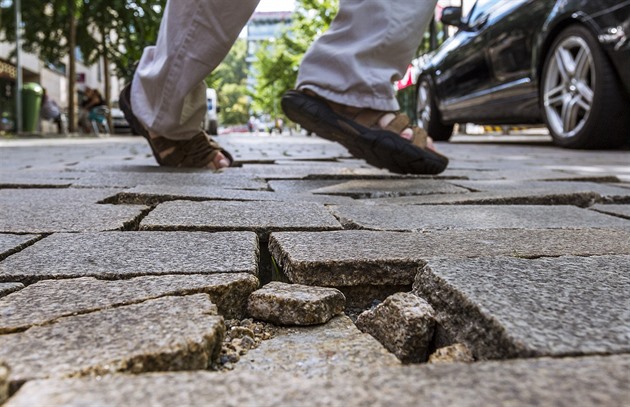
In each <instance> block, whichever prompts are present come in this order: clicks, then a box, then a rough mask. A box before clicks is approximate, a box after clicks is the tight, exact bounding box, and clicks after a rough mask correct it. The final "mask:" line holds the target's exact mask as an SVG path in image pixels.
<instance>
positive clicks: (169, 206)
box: [140, 201, 341, 237]
mask: <svg viewBox="0 0 630 407" xmlns="http://www.w3.org/2000/svg"><path fill="white" fill-rule="evenodd" d="M140 228H141V229H142V230H206V231H225V230H232V231H233V230H248V231H255V232H257V233H259V234H260V235H262V236H263V237H264V236H265V235H266V234H268V233H270V232H271V231H285V230H311V231H316V230H337V229H341V225H340V224H339V222H337V220H336V219H335V218H334V216H332V215H331V214H330V212H328V210H326V208H325V207H324V206H323V205H320V204H315V203H299V202H297V203H289V202H182V201H178V202H166V203H163V204H160V205H158V207H157V208H156V209H155V210H153V211H152V212H151V213H150V214H149V215H148V216H147V217H146V218H144V220H143V221H142V223H141V224H140Z"/></svg>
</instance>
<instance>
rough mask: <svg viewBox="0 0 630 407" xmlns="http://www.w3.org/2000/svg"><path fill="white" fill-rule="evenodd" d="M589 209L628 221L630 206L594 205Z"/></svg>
mask: <svg viewBox="0 0 630 407" xmlns="http://www.w3.org/2000/svg"><path fill="white" fill-rule="evenodd" d="M628 192H630V191H628ZM591 209H592V210H594V211H597V212H601V213H606V214H609V215H614V216H619V217H620V218H625V219H630V205H595V206H593V207H591Z"/></svg>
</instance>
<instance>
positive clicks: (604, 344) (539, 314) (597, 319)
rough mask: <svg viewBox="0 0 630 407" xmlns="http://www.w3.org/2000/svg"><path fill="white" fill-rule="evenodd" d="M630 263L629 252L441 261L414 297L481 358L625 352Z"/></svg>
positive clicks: (431, 265)
mask: <svg viewBox="0 0 630 407" xmlns="http://www.w3.org/2000/svg"><path fill="white" fill-rule="evenodd" d="M628 264H630V256H627V255H625V256H594V257H573V256H565V257H558V258H541V259H532V260H529V259H517V258H509V257H494V258H476V259H446V258H441V259H440V258H435V259H430V260H429V261H428V265H427V266H425V267H424V268H423V269H422V270H420V272H419V273H418V276H417V277H416V282H415V283H414V292H415V293H417V294H418V295H419V296H421V297H423V298H426V299H427V301H428V302H429V303H430V304H431V305H432V306H433V308H434V309H435V310H436V311H437V316H436V319H437V321H438V323H439V324H441V325H442V326H443V327H444V328H445V329H447V330H448V332H451V333H452V334H453V335H454V338H453V339H454V340H455V341H456V342H461V343H464V344H466V345H467V346H468V347H469V348H470V349H471V351H472V352H473V354H474V355H475V357H476V358H477V359H502V358H514V357H535V356H566V355H588V354H609V353H623V352H629V351H630V331H629V330H628V326H629V325H630V314H628V309H627V308H628V307H627V302H628V298H630V276H628V273H627V269H628ZM559 315H561V316H562V317H561V318H560V317H558V316H559Z"/></svg>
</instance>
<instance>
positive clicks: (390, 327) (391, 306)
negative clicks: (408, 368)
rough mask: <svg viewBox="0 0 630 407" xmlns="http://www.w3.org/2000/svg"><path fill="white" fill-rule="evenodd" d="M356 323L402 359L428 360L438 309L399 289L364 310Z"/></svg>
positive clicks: (417, 361)
mask: <svg viewBox="0 0 630 407" xmlns="http://www.w3.org/2000/svg"><path fill="white" fill-rule="evenodd" d="M356 325H357V328H359V329H360V330H361V331H363V332H365V333H368V334H370V335H372V336H373V337H374V338H376V339H377V340H378V341H379V342H380V343H382V344H383V346H385V348H387V349H388V350H389V351H390V352H392V353H393V354H395V355H396V357H398V359H400V360H401V361H402V362H404V363H419V362H425V361H426V360H427V358H428V356H429V347H430V345H431V341H432V340H433V332H434V328H435V311H434V310H433V308H432V307H431V305H429V303H427V302H426V301H425V300H423V299H422V298H420V297H418V296H417V295H415V294H413V293H396V294H394V295H391V296H389V297H387V298H386V299H385V301H383V302H382V303H380V304H378V305H376V306H375V307H374V308H372V309H369V310H367V311H364V312H363V313H361V314H360V315H359V317H358V318H357V321H356Z"/></svg>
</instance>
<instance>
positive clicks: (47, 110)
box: [39, 88, 64, 134]
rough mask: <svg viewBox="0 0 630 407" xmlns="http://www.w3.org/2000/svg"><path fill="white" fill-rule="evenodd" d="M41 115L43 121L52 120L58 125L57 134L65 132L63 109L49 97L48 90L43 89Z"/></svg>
mask: <svg viewBox="0 0 630 407" xmlns="http://www.w3.org/2000/svg"><path fill="white" fill-rule="evenodd" d="M39 115H40V117H41V118H42V119H43V120H50V121H52V122H54V123H55V124H56V125H57V132H58V133H59V134H62V133H63V132H64V128H63V127H64V126H63V119H62V115H61V109H60V108H59V105H58V104H57V102H55V101H54V100H53V98H51V97H50V96H49V95H48V92H47V91H46V88H44V89H43V93H42V104H41V108H40V113H39Z"/></svg>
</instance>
